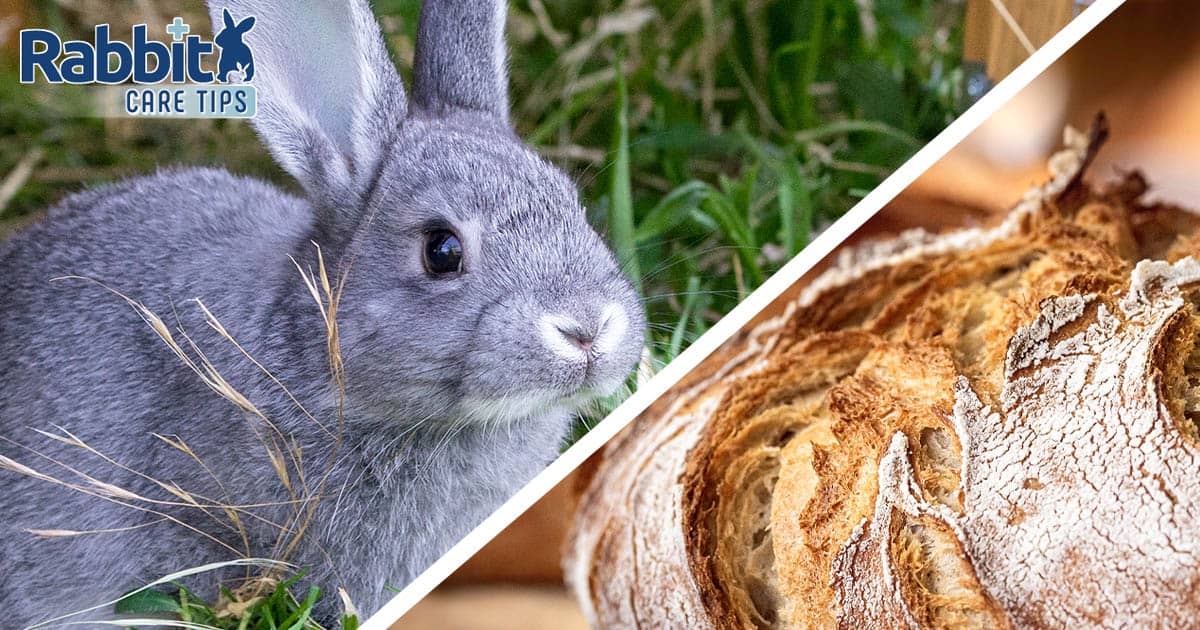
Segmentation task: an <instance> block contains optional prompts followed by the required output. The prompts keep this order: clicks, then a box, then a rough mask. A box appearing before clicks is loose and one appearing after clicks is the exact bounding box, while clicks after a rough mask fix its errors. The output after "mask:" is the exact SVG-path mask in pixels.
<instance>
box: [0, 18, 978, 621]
mask: <svg viewBox="0 0 1200 630" xmlns="http://www.w3.org/2000/svg"><path fill="white" fill-rule="evenodd" d="M33 4H34V8H35V13H37V14H38V15H39V19H40V20H41V21H40V23H41V24H42V25H47V26H49V27H51V28H55V29H57V30H59V31H60V32H62V33H64V34H70V33H76V34H78V35H82V34H83V33H84V32H85V29H88V28H90V26H91V25H92V24H95V23H98V22H111V23H113V25H114V30H115V31H117V32H120V31H121V30H122V28H123V27H122V24H129V23H133V22H135V21H142V20H144V19H146V18H145V17H144V16H141V15H139V14H138V13H137V10H138V9H137V8H138V7H143V6H154V7H155V8H156V9H158V12H159V15H160V16H168V17H167V19H169V16H173V15H175V14H178V13H182V14H183V15H184V17H186V18H189V19H190V20H191V21H192V23H193V24H199V23H203V20H205V18H204V13H203V10H202V9H201V7H200V4H199V2H198V1H197V0H186V1H185V2H171V3H167V2H165V0H147V1H146V2H140V3H122V4H121V5H120V6H119V7H115V6H114V5H113V4H112V3H109V2H104V1H101V0H79V1H78V2H74V3H71V4H70V5H67V4H65V3H60V2H55V1H50V0H41V1H35V2H33ZM373 5H374V6H375V9H376V11H377V13H379V14H380V15H381V16H382V20H381V22H382V25H383V28H384V32H385V35H386V37H387V39H388V44H389V46H390V48H391V49H392V51H393V52H394V54H395V56H396V58H397V60H398V62H399V67H400V68H401V72H402V73H403V74H404V76H405V78H406V79H407V78H408V77H409V76H410V71H409V68H410V65H411V59H412V50H413V46H412V38H413V35H414V33H415V29H416V15H417V11H418V8H419V1H418V0H377V1H376V2H374V3H373ZM860 5H861V6H868V7H873V11H870V12H866V13H864V12H863V10H862V9H861V8H860ZM67 6H70V7H71V8H70V9H68V8H65V7H67ZM181 6H182V9H180V7H181ZM962 12H963V5H962V1H961V0H959V1H957V2H953V1H937V2H935V1H933V0H867V1H865V2H864V1H861V0H860V1H856V0H807V1H804V2H799V1H794V0H651V1H648V2H643V3H637V4H633V3H629V2H618V1H615V0H602V1H599V2H592V1H590V0H516V1H515V2H512V3H511V6H510V15H511V17H510V22H509V48H510V49H511V52H512V55H511V63H510V72H511V83H512V89H511V94H512V95H513V102H512V118H513V121H514V124H515V126H516V128H517V132H518V133H519V134H520V135H521V136H522V137H524V138H526V139H527V140H528V141H529V142H530V143H531V144H532V145H534V146H535V147H536V148H537V149H538V150H539V151H540V152H541V153H542V154H543V155H545V156H546V157H547V158H548V159H551V160H553V161H554V162H556V163H557V164H559V165H560V166H561V167H563V168H564V169H565V170H566V171H567V172H569V173H571V174H573V175H574V176H575V178H576V180H577V181H578V183H579V186H580V191H581V194H582V197H583V200H584V202H585V203H586V205H587V206H588V207H589V209H590V217H591V219H592V220H593V222H594V224H595V225H596V226H597V227H598V228H599V229H601V230H602V232H603V233H604V234H605V235H606V236H607V237H608V239H609V242H610V243H611V245H612V247H613V250H614V252H615V253H616V255H617V256H618V259H619V260H620V261H621V263H622V265H623V268H624V269H625V271H626V272H627V273H628V274H629V275H630V277H631V278H632V279H633V280H634V281H635V282H636V283H638V285H639V289H640V291H641V292H642V295H643V299H644V303H645V308H646V312H647V315H648V320H649V343H648V348H649V352H650V355H651V356H650V358H651V361H650V363H651V364H652V365H653V366H654V367H658V366H661V365H662V364H664V363H665V362H667V361H669V360H671V359H672V358H674V357H675V356H677V355H678V354H679V353H680V352H681V351H683V350H684V349H685V348H686V347H687V346H688V345H689V344H690V343H691V342H692V341H693V340H695V339H696V338H697V337H698V336H700V335H701V334H703V333H704V332H705V331H706V330H708V328H709V327H711V326H712V324H713V323H714V322H715V321H716V320H717V319H718V318H720V317H721V316H722V315H723V314H725V313H727V312H729V310H730V309H732V308H733V306H734V305H735V304H736V303H737V302H738V301H740V300H741V299H743V298H744V297H745V296H746V295H747V294H749V293H750V292H751V291H753V290H754V289H755V288H756V287H757V286H758V285H759V284H760V283H761V282H762V281H763V280H764V279H765V278H767V277H769V276H770V275H771V274H772V273H774V272H775V271H776V270H777V269H778V268H779V267H780V266H782V264H783V263H784V262H785V261H786V260H787V259H789V258H790V257H791V256H792V255H794V254H795V253H796V252H798V251H800V250H801V249H802V248H803V247H804V246H805V245H807V244H808V242H809V240H810V239H811V238H812V236H813V235H814V234H815V233H817V232H818V231H819V230H820V229H822V228H823V227H824V226H826V225H828V224H829V223H830V222H831V221H833V220H835V219H836V218H838V217H839V216H841V215H842V214H843V213H844V212H845V211H846V210H847V209H849V208H850V207H851V206H852V205H853V204H854V203H855V202H856V201H857V200H858V199H860V198H861V197H862V196H863V195H865V193H866V192H867V191H869V190H871V189H872V188H874V187H875V186H876V185H877V184H879V182H880V181H882V179H883V178H884V177H886V176H887V175H888V174H889V173H890V172H891V171H892V170H893V169H895V168H896V167H898V166H899V165H900V164H902V163H903V162H904V161H905V160H906V159H907V158H908V157H909V156H910V155H912V154H913V153H914V152H915V151H916V150H917V149H918V148H919V147H920V146H921V145H922V144H924V143H925V142H926V141H928V140H929V139H930V138H932V137H933V136H934V135H935V134H936V133H937V132H939V131H940V130H941V129H942V128H944V127H945V126H946V125H947V124H948V123H949V122H950V121H951V120H953V119H954V118H955V117H956V116H957V115H958V114H959V113H960V112H961V111H962V110H964V109H965V106H966V105H967V103H966V102H965V97H964V93H965V90H964V84H965V80H964V76H963V69H962V62H961V37H962V29H961V26H960V24H961V18H962ZM4 54H8V53H0V56H3V55H4ZM15 68H16V63H15V59H0V177H4V176H6V175H7V174H9V173H11V172H13V171H14V169H15V167H16V166H17V165H18V163H20V162H21V161H22V160H23V159H26V160H28V159H29V158H31V157H34V156H37V155H39V154H40V156H41V157H40V159H38V160H37V162H36V164H35V165H34V168H33V169H32V171H31V174H30V175H29V177H27V178H25V179H24V180H22V181H21V182H20V186H19V187H18V188H17V190H16V193H15V195H13V196H12V197H11V199H8V200H7V202H6V203H3V206H2V207H0V237H2V236H3V234H4V233H5V232H6V231H10V230H12V229H15V228H17V227H19V226H20V225H21V224H22V223H23V222H24V221H26V220H27V219H28V218H29V217H31V216H34V215H36V213H38V212H40V211H41V210H42V209H44V208H45V207H46V206H48V205H49V204H51V203H53V202H54V201H56V200H57V199H60V198H61V197H62V196H64V195H65V194H67V193H69V192H72V191H75V190H78V189H80V188H81V187H83V186H87V185H94V184H97V183H102V182H108V181H114V180H117V179H120V178H122V177H126V176H130V175H135V174H139V173H146V172H150V171H153V170H154V169H155V168H156V167H158V166H159V165H170V164H213V165H224V166H226V167H228V168H229V169H231V170H233V171H234V172H238V173H245V174H250V175H254V176H258V177H262V178H265V179H268V180H271V181H274V182H276V183H278V184H280V185H282V186H285V187H289V188H291V189H293V190H295V189H296V186H295V184H294V183H293V182H291V181H290V180H289V179H288V178H287V177H286V175H285V174H284V173H283V172H282V171H281V170H280V169H279V168H278V167H276V166H275V165H274V164H273V163H272V162H271V160H270V158H269V156H268V155H267V153H266V151H265V150H264V149H263V148H262V147H261V146H260V145H259V143H258V141H257V139H256V137H255V136H254V134H253V132H252V130H251V129H250V127H249V126H248V125H247V124H245V123H244V122H240V121H222V120H208V121H186V122H181V121H137V122H132V121H128V120H103V119H99V118H92V117H87V116H86V115H85V114H87V113H88V111H89V100H88V95H87V93H86V92H84V91H82V90H78V89H69V88H63V87H54V88H46V87H44V86H42V87H29V86H21V85H19V84H18V83H17V81H16V77H15V75H13V74H12V73H13V72H14V71H15ZM619 400H620V397H619V396H618V397H614V398H613V399H610V400H608V401H605V402H604V403H603V404H601V405H599V406H598V407H597V409H596V410H594V411H593V412H592V413H589V414H588V416H587V418H585V419H584V420H583V421H581V423H580V424H579V427H578V430H577V432H576V435H577V436H578V435H582V434H583V433H584V432H585V431H586V429H587V427H588V426H590V425H591V424H592V423H593V422H594V421H595V420H597V419H599V418H600V417H602V416H603V414H604V413H605V412H607V411H608V410H609V409H611V408H612V407H613V406H614V405H615V404H616V403H617V402H619ZM179 593H181V595H180V596H175V597H173V598H171V601H172V602H173V605H175V606H177V607H178V608H179V610H178V611H177V612H176V614H178V615H180V616H183V615H185V614H186V615H190V616H193V617H194V618H195V619H202V620H205V622H206V623H214V624H215V625H216V627H221V628H231V627H247V628H255V629H258V628H282V627H288V626H284V625H280V624H282V623H284V622H286V621H287V618H288V617H292V618H293V622H294V621H297V620H299V619H301V618H302V616H303V614H304V613H303V610H305V606H306V605H307V604H306V602H308V601H309V600H310V596H314V597H315V596H317V595H319V593H316V594H314V593H313V592H306V593H301V594H299V595H294V594H291V593H288V592H287V589H286V588H285V589H284V592H283V593H277V594H276V595H275V596H273V597H274V599H270V601H271V602H272V603H270V604H268V603H266V602H265V601H264V603H263V608H262V612H261V614H259V615H258V616H257V617H252V619H253V621H252V622H247V623H248V624H249V625H246V626H240V625H233V626H230V625H228V623H227V622H225V621H222V620H219V619H214V618H213V616H212V613H213V611H212V609H211V608H208V607H206V606H204V605H203V604H199V603H197V602H196V601H195V599H194V598H190V597H189V596H188V595H187V594H186V591H179ZM143 597H145V598H156V597H157V596H153V595H145V596H143ZM155 601H157V602H158V604H161V605H163V606H166V605H167V603H166V602H167V599H164V598H158V599H156V600H155ZM150 603H151V602H149V599H147V605H149V604H150ZM129 605H133V604H129ZM267 611H270V612H269V613H268V612H267ZM293 615H294V616H293ZM221 623H225V625H220V624H221ZM240 623H241V622H240V621H239V624H240ZM293 625H295V624H294V623H293Z"/></svg>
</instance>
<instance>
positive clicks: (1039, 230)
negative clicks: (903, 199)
mask: <svg viewBox="0 0 1200 630" xmlns="http://www.w3.org/2000/svg"><path fill="white" fill-rule="evenodd" d="M1105 132H1106V129H1105V127H1104V124H1103V120H1102V119H1099V120H1098V123H1097V125H1095V126H1094V127H1093V129H1092V132H1091V133H1090V134H1088V135H1086V136H1085V135H1083V134H1078V133H1072V132H1068V133H1067V134H1066V145H1067V148H1066V149H1065V150H1064V151H1063V152H1061V153H1060V154H1058V155H1056V156H1055V158H1054V159H1053V160H1052V161H1051V174H1052V178H1051V179H1050V181H1048V182H1047V183H1046V184H1044V185H1042V186H1039V187H1036V188H1034V189H1033V190H1031V191H1030V192H1029V193H1028V194H1027V195H1026V196H1025V198H1024V199H1023V200H1022V201H1021V202H1020V203H1019V204H1018V205H1017V206H1016V207H1015V208H1014V209H1013V210H1012V211H1011V212H1010V213H1009V215H1008V216H1007V217H1006V218H1005V220H1004V221H1003V222H1001V223H1000V224H998V225H996V226H994V227H991V228H987V229H972V230H961V231H958V232H952V233H948V234H945V235H941V236H933V235H930V234H927V233H924V232H921V231H913V232H909V233H906V234H903V235H901V236H900V237H898V238H896V239H893V240H891V241H886V242H883V243H877V244H874V245H869V246H867V247H863V248H858V249H855V250H852V251H851V252H850V253H847V254H844V255H843V257H842V259H841V261H840V264H839V265H838V266H837V267H835V268H834V269H832V270H830V271H828V272H826V273H825V274H823V275H822V276H820V277H819V278H818V279H817V280H815V281H814V282H813V284H812V285H810V286H809V287H808V288H807V289H806V290H805V291H804V293H802V294H801V297H800V298H799V299H798V300H797V301H796V303H795V304H793V305H791V306H790V307H789V308H788V309H787V310H786V312H785V313H784V314H783V315H781V316H780V317H778V318H776V319H774V320H771V321H768V322H766V323H764V324H763V325H761V326H759V327H757V328H756V329H754V330H752V331H750V332H749V334H747V335H746V336H745V337H744V339H743V340H742V341H741V343H740V346H739V347H740V351H739V352H726V353H725V354H724V355H722V358H723V361H722V363H721V364H720V365H719V366H718V367H716V368H713V369H712V371H711V372H710V373H708V374H706V375H705V378H703V379H694V380H693V381H692V383H691V384H690V385H689V386H688V387H687V388H686V389H684V390H683V391H681V392H678V393H676V394H675V395H674V396H673V397H672V398H671V399H670V400H668V401H666V402H664V403H660V404H657V405H656V406H655V407H653V408H652V409H651V411H650V412H649V413H647V414H644V415H643V416H642V417H641V418H639V419H638V421H637V422H636V423H635V424H634V425H633V426H632V427H631V428H630V429H629V430H627V431H626V432H624V433H623V434H622V436H621V437H620V438H618V440H616V441H615V442H614V444H612V445H611V446H610V447H609V448H608V449H606V451H605V455H604V460H603V462H602V463H601V465H600V467H599V469H598V471H597V473H596V475H595V476H594V477H593V479H592V480H591V482H590V484H589V485H588V487H587V489H586V490H585V491H584V494H583V496H582V498H581V501H580V508H579V510H578V512H577V514H576V518H575V525H574V532H573V536H572V541H571V545H570V548H569V549H568V554H567V558H566V565H567V573H568V581H569V582H570V584H571V586H572V588H573V589H574V590H575V593H576V596H577V597H578V599H579V600H580V602H581V604H582V605H583V606H584V608H585V610H586V613H587V615H588V617H589V619H590V621H591V622H592V623H593V625H598V626H604V627H638V626H645V627H690V628H793V627H794V628H824V627H844V628H895V627H911V628H963V627H966V628H1003V627H1035V628H1043V627H1044V628H1056V627H1130V626H1140V625H1166V626H1183V625H1187V624H1188V623H1192V622H1194V620H1195V619H1196V618H1197V616H1198V615H1200V543H1197V542H1196V541H1197V538H1196V537H1195V535H1194V532H1195V531H1197V530H1198V528H1200V480H1198V479H1197V478H1196V477H1197V473H1198V472H1200V468H1198V466H1197V464H1200V451H1198V450H1197V441H1196V437H1197V428H1196V427H1197V424H1196V422H1195V420H1196V419H1197V418H1200V384H1198V381H1200V350H1197V349H1196V346H1197V345H1198V344H1196V343H1195V341H1196V330H1197V326H1198V322H1200V319H1198V316H1197V309H1196V302H1197V299H1198V298H1197V295H1196V293H1197V291H1196V287H1197V286H1200V264H1197V263H1196V262H1195V261H1194V260H1193V259H1192V258H1190V256H1193V255H1200V230H1198V229H1197V228H1198V227H1200V221H1198V220H1197V218H1196V217H1195V216H1193V215H1191V214H1190V213H1188V212H1185V211H1183V210H1180V209H1178V208H1174V207H1170V206H1165V205H1161V204H1148V203H1144V202H1142V201H1141V198H1142V197H1143V194H1144V193H1145V192H1146V185H1145V183H1144V181H1143V180H1142V178H1141V177H1140V176H1139V175H1137V174H1136V173H1133V174H1126V175H1124V177H1123V178H1122V179H1121V180H1120V181H1119V182H1117V183H1116V184H1115V185H1111V186H1108V187H1106V188H1104V189H1096V188H1093V187H1090V186H1088V185H1086V184H1085V183H1084V182H1083V181H1082V175H1083V172H1084V170H1085V168H1086V166H1087V165H1088V164H1089V163H1090V162H1091V160H1092V158H1093V157H1094V155H1095V152H1096V151H1097V149H1098V147H1099V145H1100V144H1101V142H1102V141H1103V137H1104V135H1105Z"/></svg>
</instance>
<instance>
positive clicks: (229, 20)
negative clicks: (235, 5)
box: [221, 9, 234, 28]
mask: <svg viewBox="0 0 1200 630" xmlns="http://www.w3.org/2000/svg"><path fill="white" fill-rule="evenodd" d="M221 18H222V20H224V22H225V28H234V26H233V17H232V16H230V15H229V9H221Z"/></svg>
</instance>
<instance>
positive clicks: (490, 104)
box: [413, 0, 508, 122]
mask: <svg viewBox="0 0 1200 630" xmlns="http://www.w3.org/2000/svg"><path fill="white" fill-rule="evenodd" d="M507 9H508V6H507V3H506V2H505V1H504V0H425V3H424V4H423V5H422V7H421V20H420V24H419V26H418V29H417V44H416V54H415V58H414V60H413V102H414V104H416V105H418V106H419V107H421V109H423V110H425V111H427V112H430V113H433V114H445V113H447V112H448V111H450V110H469V111H476V112H482V113H485V114H489V115H491V116H495V117H496V118H499V119H501V120H503V121H505V122H507V121H508V70H507V68H506V63H507V59H508V55H507V52H506V49H505V46H504V21H505V18H506V17H507V13H508V11H507Z"/></svg>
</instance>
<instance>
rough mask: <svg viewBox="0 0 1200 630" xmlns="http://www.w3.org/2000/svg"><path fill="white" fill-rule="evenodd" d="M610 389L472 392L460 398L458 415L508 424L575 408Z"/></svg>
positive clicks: (480, 422) (493, 423)
mask: <svg viewBox="0 0 1200 630" xmlns="http://www.w3.org/2000/svg"><path fill="white" fill-rule="evenodd" d="M611 389H615V388H611ZM607 393H611V392H610V391H597V390H594V389H592V388H585V389H581V390H579V391H577V392H575V393H574V394H571V395H569V396H564V395H562V394H557V393H553V392H524V393H520V394H512V395H507V396H494V397H487V398H484V397H475V396H469V397H467V398H464V399H463V400H461V401H460V402H459V404H458V415H459V416H460V417H461V418H464V419H467V420H469V421H471V422H476V423H479V424H488V425H505V424H510V423H513V422H517V421H520V420H525V419H529V418H537V417H541V416H546V415H551V414H555V413H570V412H574V411H576V410H578V409H580V408H582V407H584V406H586V405H587V404H589V403H591V402H593V401H595V400H596V399H597V398H599V397H600V396H602V395H604V394H607Z"/></svg>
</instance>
